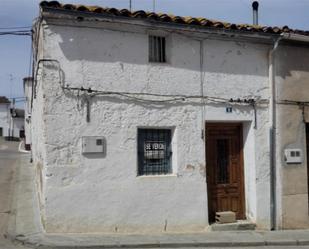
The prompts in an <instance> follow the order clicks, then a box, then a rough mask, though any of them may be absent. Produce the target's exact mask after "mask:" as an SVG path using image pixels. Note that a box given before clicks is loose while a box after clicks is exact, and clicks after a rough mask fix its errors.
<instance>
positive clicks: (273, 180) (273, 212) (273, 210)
mask: <svg viewBox="0 0 309 249" xmlns="http://www.w3.org/2000/svg"><path fill="white" fill-rule="evenodd" d="M281 39H282V37H279V38H278V39H277V40H276V41H275V42H274V46H273V48H272V50H270V52H269V82H270V106H269V108H270V123H271V125H270V130H269V143H270V144H269V147H270V228H271V230H275V229H276V228H277V219H276V217H277V195H276V186H277V173H276V171H277V165H276V97H277V96H276V84H275V77H276V75H275V65H274V63H275V57H274V55H275V51H276V49H277V48H278V46H279V42H280V40H281Z"/></svg>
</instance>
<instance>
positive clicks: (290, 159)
mask: <svg viewBox="0 0 309 249" xmlns="http://www.w3.org/2000/svg"><path fill="white" fill-rule="evenodd" d="M284 156H285V162H286V163H288V164H289V163H302V162H303V160H302V150H301V149H285V150H284Z"/></svg>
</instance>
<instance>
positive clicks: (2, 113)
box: [0, 96, 10, 137]
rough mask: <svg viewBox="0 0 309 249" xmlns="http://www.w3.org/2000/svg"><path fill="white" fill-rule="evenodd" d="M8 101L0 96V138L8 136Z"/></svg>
mask: <svg viewBox="0 0 309 249" xmlns="http://www.w3.org/2000/svg"><path fill="white" fill-rule="evenodd" d="M9 108H10V101H9V100H8V99H7V98H6V97H4V96H0V137H6V136H8V134H9V125H10V109H9Z"/></svg>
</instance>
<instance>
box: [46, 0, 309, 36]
mask: <svg viewBox="0 0 309 249" xmlns="http://www.w3.org/2000/svg"><path fill="white" fill-rule="evenodd" d="M40 6H41V8H43V9H44V8H46V7H47V8H53V9H63V10H70V11H79V12H88V13H89V12H90V13H99V14H100V13H101V14H110V15H113V16H123V17H131V18H136V19H149V20H156V21H161V22H168V23H175V24H187V25H194V26H202V27H214V28H218V29H224V30H239V31H249V32H261V33H269V34H280V33H282V32H289V33H297V34H302V35H307V36H309V31H303V30H293V29H290V28H289V27H288V26H284V27H282V28H279V27H265V26H258V25H248V24H234V23H226V22H220V21H214V20H209V19H207V18H195V17H182V16H174V15H171V14H164V13H154V12H146V11H144V10H139V11H133V12H131V11H129V10H127V9H116V8H104V7H99V6H85V5H74V4H61V3H59V2H57V1H49V2H48V1H43V2H41V3H40Z"/></svg>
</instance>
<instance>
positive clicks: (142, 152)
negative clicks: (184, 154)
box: [138, 129, 172, 175]
mask: <svg viewBox="0 0 309 249" xmlns="http://www.w3.org/2000/svg"><path fill="white" fill-rule="evenodd" d="M171 161H172V148H171V130H169V129H138V175H164V174H170V173H172V167H171Z"/></svg>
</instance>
